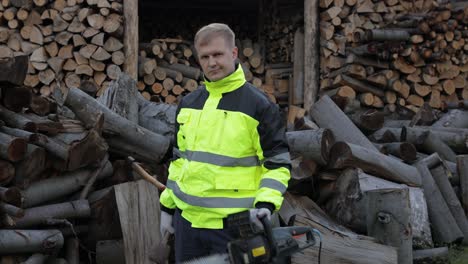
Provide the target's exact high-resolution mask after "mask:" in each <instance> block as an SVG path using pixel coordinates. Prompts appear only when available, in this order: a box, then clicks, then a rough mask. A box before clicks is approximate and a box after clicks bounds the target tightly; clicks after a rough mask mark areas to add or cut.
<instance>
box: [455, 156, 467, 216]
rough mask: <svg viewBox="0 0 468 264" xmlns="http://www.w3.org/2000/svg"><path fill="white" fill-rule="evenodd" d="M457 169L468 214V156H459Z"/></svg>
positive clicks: (462, 199) (463, 202)
mask: <svg viewBox="0 0 468 264" xmlns="http://www.w3.org/2000/svg"><path fill="white" fill-rule="evenodd" d="M457 169H458V175H459V176H460V189H461V197H462V198H461V202H462V205H463V208H464V210H465V214H466V215H468V156H467V155H461V156H458V157H457Z"/></svg>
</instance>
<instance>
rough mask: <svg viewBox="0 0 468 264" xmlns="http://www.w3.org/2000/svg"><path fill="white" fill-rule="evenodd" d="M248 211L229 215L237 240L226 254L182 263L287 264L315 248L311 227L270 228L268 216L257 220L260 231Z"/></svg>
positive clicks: (231, 244) (229, 224) (228, 225)
mask: <svg viewBox="0 0 468 264" xmlns="http://www.w3.org/2000/svg"><path fill="white" fill-rule="evenodd" d="M251 217H256V216H251V214H250V213H249V211H244V212H240V213H237V214H233V215H230V216H228V218H227V222H226V223H227V227H228V228H230V229H233V230H235V232H236V233H237V234H236V237H238V239H236V240H233V241H231V242H229V243H228V253H226V254H215V255H210V256H206V257H201V258H198V259H195V260H191V261H188V262H185V263H184V264H260V263H273V264H286V263H289V257H290V256H291V255H292V254H294V253H296V252H299V251H302V250H304V249H306V248H308V247H311V246H314V245H315V242H316V241H315V237H314V233H316V232H317V231H316V230H315V229H314V228H312V227H305V226H292V227H276V228H272V225H271V222H270V220H269V219H268V218H267V217H263V218H261V219H260V221H261V223H262V225H263V228H259V227H258V226H257V225H256V224H254V219H252V218H251Z"/></svg>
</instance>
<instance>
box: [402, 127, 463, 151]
mask: <svg viewBox="0 0 468 264" xmlns="http://www.w3.org/2000/svg"><path fill="white" fill-rule="evenodd" d="M429 132H430V133H432V134H435V135H437V136H438V137H439V138H440V140H442V141H443V142H444V143H445V144H446V145H448V146H449V147H450V148H451V149H453V150H454V151H456V152H464V151H466V150H468V146H467V144H466V138H465V135H463V134H460V133H454V132H447V131H438V130H435V129H429V128H420V127H403V128H402V129H401V140H402V141H406V142H410V143H413V144H415V145H421V144H422V143H423V142H424V141H422V140H424V139H425V137H427V134H428V133H429ZM429 143H430V142H429ZM445 149H446V148H445Z"/></svg>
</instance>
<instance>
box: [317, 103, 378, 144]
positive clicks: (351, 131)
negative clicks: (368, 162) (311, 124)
mask: <svg viewBox="0 0 468 264" xmlns="http://www.w3.org/2000/svg"><path fill="white" fill-rule="evenodd" d="M310 115H311V116H312V117H313V118H314V121H315V122H316V123H317V124H318V125H319V126H320V127H321V128H328V129H330V130H331V131H332V132H333V134H334V136H335V139H336V141H347V142H353V143H354V144H357V145H360V146H364V147H366V148H368V149H371V150H377V149H376V148H375V147H374V145H373V144H372V143H371V142H370V141H369V140H368V139H367V138H366V137H365V136H364V135H363V134H362V132H361V131H360V130H359V129H358V128H357V127H356V126H355V125H354V124H353V123H352V122H351V120H349V119H348V117H347V116H346V115H345V114H344V113H343V112H342V111H341V110H340V109H339V108H338V106H336V104H335V103H334V102H333V101H332V100H331V99H330V97H328V96H326V95H325V96H322V97H321V98H320V100H319V101H318V102H317V103H315V104H314V107H313V108H312V109H311V112H310ZM330 120H334V121H333V122H330Z"/></svg>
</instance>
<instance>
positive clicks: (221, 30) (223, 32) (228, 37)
mask: <svg viewBox="0 0 468 264" xmlns="http://www.w3.org/2000/svg"><path fill="white" fill-rule="evenodd" d="M216 36H221V37H223V38H224V40H225V41H226V44H228V45H229V47H230V48H234V47H235V46H236V44H235V39H236V36H235V34H234V32H233V31H232V29H231V28H229V26H228V25H226V24H222V23H212V24H209V25H206V26H204V27H202V28H201V29H199V30H198V32H197V34H195V40H194V43H195V47H197V45H205V44H206V43H208V41H210V40H211V39H212V38H213V37H216Z"/></svg>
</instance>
